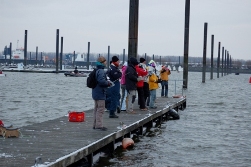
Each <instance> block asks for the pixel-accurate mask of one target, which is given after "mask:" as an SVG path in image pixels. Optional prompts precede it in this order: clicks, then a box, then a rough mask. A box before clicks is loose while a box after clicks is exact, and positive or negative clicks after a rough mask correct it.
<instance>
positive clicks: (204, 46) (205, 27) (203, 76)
mask: <svg viewBox="0 0 251 167" xmlns="http://www.w3.org/2000/svg"><path fill="white" fill-rule="evenodd" d="M206 58H207V23H204V45H203V67H202V83H205V78H206Z"/></svg>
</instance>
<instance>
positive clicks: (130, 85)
mask: <svg viewBox="0 0 251 167" xmlns="http://www.w3.org/2000/svg"><path fill="white" fill-rule="evenodd" d="M138 64H139V63H138V61H137V59H136V58H134V57H131V58H130V59H129V61H128V66H127V69H126V74H125V79H126V90H127V92H128V111H127V112H128V113H135V112H134V111H133V103H134V101H135V98H136V92H137V82H138V74H137V72H136V68H135V66H136V65H138Z"/></svg>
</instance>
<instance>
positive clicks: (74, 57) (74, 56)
mask: <svg viewBox="0 0 251 167" xmlns="http://www.w3.org/2000/svg"><path fill="white" fill-rule="evenodd" d="M75 59H76V55H75V50H74V52H73V65H72V66H73V68H74V67H75Z"/></svg>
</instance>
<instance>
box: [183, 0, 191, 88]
mask: <svg viewBox="0 0 251 167" xmlns="http://www.w3.org/2000/svg"><path fill="white" fill-rule="evenodd" d="M189 18H190V0H186V4H185V29H184V62H183V88H184V89H187V83H188V49H189Z"/></svg>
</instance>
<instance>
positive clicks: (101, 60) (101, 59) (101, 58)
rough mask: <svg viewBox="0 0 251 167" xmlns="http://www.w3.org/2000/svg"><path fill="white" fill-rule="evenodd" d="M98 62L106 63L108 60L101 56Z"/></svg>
mask: <svg viewBox="0 0 251 167" xmlns="http://www.w3.org/2000/svg"><path fill="white" fill-rule="evenodd" d="M97 61H98V62H100V63H104V62H105V61H106V59H105V58H104V57H103V56H100V57H99V58H98V59H97Z"/></svg>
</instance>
